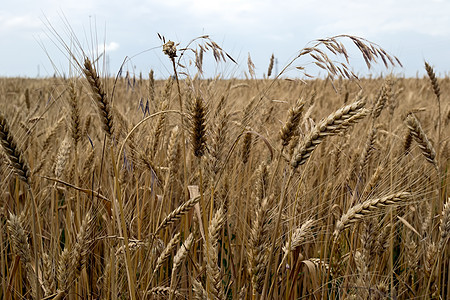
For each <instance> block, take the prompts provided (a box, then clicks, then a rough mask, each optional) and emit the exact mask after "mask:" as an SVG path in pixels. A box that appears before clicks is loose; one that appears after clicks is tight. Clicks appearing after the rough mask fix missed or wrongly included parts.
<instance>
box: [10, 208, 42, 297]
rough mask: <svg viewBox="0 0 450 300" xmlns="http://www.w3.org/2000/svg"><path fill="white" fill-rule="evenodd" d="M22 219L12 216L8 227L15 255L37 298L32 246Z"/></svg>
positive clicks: (32, 292)
mask: <svg viewBox="0 0 450 300" xmlns="http://www.w3.org/2000/svg"><path fill="white" fill-rule="evenodd" d="M20 219H21V218H20V217H17V216H16V215H13V214H10V215H9V219H8V221H7V226H8V230H9V232H10V235H11V241H12V249H13V253H15V254H16V255H18V256H19V257H20V260H21V262H22V266H23V267H24V269H25V272H26V278H27V280H28V284H29V285H30V287H31V294H32V295H33V297H36V295H37V294H36V292H37V291H36V289H37V286H36V280H35V278H36V273H35V271H34V270H33V266H32V263H31V250H30V245H29V244H28V241H27V235H26V233H25V230H24V229H23V226H22V221H21V220H20ZM36 259H37V258H36Z"/></svg>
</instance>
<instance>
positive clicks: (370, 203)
mask: <svg viewBox="0 0 450 300" xmlns="http://www.w3.org/2000/svg"><path fill="white" fill-rule="evenodd" d="M410 197H411V193H408V192H399V193H395V194H392V195H389V196H385V197H382V198H375V199H369V200H366V201H364V202H363V203H359V204H356V205H355V206H353V207H352V208H350V209H349V210H348V211H347V212H346V213H345V214H343V215H342V217H341V219H340V220H339V221H338V222H337V224H336V228H335V230H334V233H333V235H334V236H335V238H336V239H337V238H338V236H339V234H340V233H341V231H342V230H344V229H345V228H348V227H349V226H350V225H351V224H353V223H355V222H358V221H359V220H361V219H363V218H364V217H366V216H368V215H369V214H371V213H373V212H374V211H376V210H378V209H380V208H381V207H385V206H389V205H395V204H397V203H399V202H403V201H405V200H408V199H409V198H410Z"/></svg>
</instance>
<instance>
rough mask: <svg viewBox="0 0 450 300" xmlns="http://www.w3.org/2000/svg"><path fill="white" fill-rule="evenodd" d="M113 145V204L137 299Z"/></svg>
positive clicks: (129, 282) (127, 267)
mask: <svg viewBox="0 0 450 300" xmlns="http://www.w3.org/2000/svg"><path fill="white" fill-rule="evenodd" d="M113 151H114V150H113V147H112V145H111V158H112V160H113V161H112V164H113V166H114V177H115V178H114V193H115V194H116V197H117V199H116V201H114V203H113V205H115V206H117V205H118V206H119V211H117V207H115V208H114V211H115V212H116V213H117V214H119V215H118V216H117V222H118V225H119V226H118V227H119V232H120V234H121V235H122V236H123V240H124V245H125V267H126V270H127V277H128V287H129V293H130V298H131V300H135V299H136V289H135V283H136V280H135V273H134V270H132V266H133V264H132V263H131V254H130V247H129V239H128V227H127V226H126V222H125V213H124V209H123V199H122V191H121V188H120V183H119V172H118V169H117V168H116V164H115V162H114V152H113Z"/></svg>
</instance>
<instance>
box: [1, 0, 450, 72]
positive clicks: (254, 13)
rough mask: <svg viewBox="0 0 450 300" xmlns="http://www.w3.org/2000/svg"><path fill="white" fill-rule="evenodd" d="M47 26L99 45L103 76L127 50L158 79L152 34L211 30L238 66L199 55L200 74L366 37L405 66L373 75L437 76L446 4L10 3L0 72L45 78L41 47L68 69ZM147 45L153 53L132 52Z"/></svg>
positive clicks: (449, 62)
mask: <svg viewBox="0 0 450 300" xmlns="http://www.w3.org/2000/svg"><path fill="white" fill-rule="evenodd" d="M64 18H65V19H66V20H67V22H64V21H63V19H64ZM48 23H50V24H51V26H53V28H54V29H55V31H56V32H57V33H58V34H60V36H61V37H62V38H63V40H64V41H65V42H66V44H70V35H69V34H68V30H67V26H68V25H70V26H71V30H72V31H73V33H74V34H75V35H76V36H77V38H78V40H79V41H80V43H81V44H82V47H83V49H85V50H86V51H89V50H88V49H93V48H96V47H97V46H96V45H95V46H93V45H92V44H99V45H101V46H103V45H105V46H106V53H107V57H108V61H109V64H108V65H109V72H110V73H116V72H117V71H118V69H119V66H120V64H121V63H122V62H123V60H124V58H125V57H127V56H128V57H132V56H134V57H133V58H132V60H131V61H128V63H127V64H126V66H125V69H126V70H128V71H130V72H135V73H136V74H139V72H142V73H144V74H148V72H149V70H150V69H154V70H155V73H156V74H157V76H158V77H160V78H161V77H167V76H169V75H170V63H169V61H168V60H167V58H166V57H164V55H163V54H162V52H161V48H156V49H154V48H155V47H158V46H161V42H160V40H159V39H158V37H157V33H160V34H161V35H164V36H165V37H166V38H167V39H170V40H173V41H175V42H177V43H180V47H181V46H183V45H186V44H187V43H188V42H189V41H190V40H191V39H193V38H195V37H198V36H200V35H203V34H208V35H209V36H210V37H211V38H212V39H213V40H214V41H215V42H217V44H219V45H220V46H222V48H223V49H224V50H225V51H227V52H228V53H229V54H230V55H231V56H232V57H233V58H235V59H236V60H237V61H238V65H237V66H236V65H234V64H232V63H226V64H223V63H221V64H214V63H212V62H211V61H210V60H208V59H206V60H205V64H207V70H206V74H205V76H206V77H214V76H215V75H217V74H219V73H220V74H221V75H222V76H224V77H231V76H243V74H244V72H245V71H246V70H247V58H248V53H250V55H251V58H252V60H253V62H254V64H255V66H256V74H257V76H258V77H261V76H262V75H263V73H266V72H267V67H268V64H269V58H270V56H271V54H272V53H274V54H275V57H276V58H277V59H278V69H279V70H281V69H282V67H283V66H284V65H285V64H287V63H288V62H289V60H290V59H291V58H292V57H293V56H295V55H296V54H297V53H298V51H299V50H301V49H302V48H304V47H305V46H307V45H308V42H310V41H312V40H314V39H318V38H325V37H330V36H334V35H339V34H350V35H356V36H360V37H364V38H366V39H368V40H370V41H373V42H375V43H377V44H378V45H380V46H381V47H382V48H384V49H385V50H386V51H387V52H388V53H390V54H392V55H395V56H397V57H398V58H399V59H400V60H401V62H402V63H403V65H404V67H403V68H400V67H396V68H394V69H389V70H385V69H383V68H382V67H381V66H380V67H376V68H374V69H373V70H371V72H372V73H374V74H375V75H379V74H380V72H383V74H386V73H389V72H394V73H396V74H400V75H405V76H415V75H416V73H417V72H419V75H422V74H423V73H424V71H423V63H424V60H426V61H428V62H429V63H430V64H431V65H432V66H434V68H435V71H436V72H437V73H438V74H440V75H441V76H444V75H446V74H448V71H449V70H450V55H449V49H450V1H447V0H427V1H424V0H378V1H362V0H358V1H353V0H341V1H335V0H322V1H308V0H285V1H283V0H277V1H273V0H241V1H238V0H227V1H223V0H221V1H215V0H209V1H208V0H191V1H188V0H170V1H164V0H158V1H154V0H129V1H125V0H121V1H117V0H40V1H35V0H15V1H7V2H5V1H3V3H2V5H1V6H0V45H1V46H0V76H28V77H35V76H37V75H38V74H39V75H40V76H52V75H53V74H54V73H55V67H54V66H52V64H51V62H50V58H49V57H48V56H47V54H46V52H47V53H48V54H49V56H50V57H51V60H52V61H53V62H54V64H55V66H56V71H57V72H59V73H67V72H68V69H69V67H68V66H69V63H68V60H67V58H65V55H64V51H63V52H61V51H59V50H58V48H57V46H61V44H60V43H59V42H58V41H56V38H55V37H54V36H53V35H52V34H51V30H49V28H48ZM93 35H95V36H97V40H98V41H97V42H94V43H93V42H92V39H91V36H93ZM55 42H56V43H55ZM344 44H345V45H346V46H348V48H349V50H350V48H352V47H353V46H352V45H351V44H350V43H344ZM147 49H153V50H150V51H147V52H143V53H142V54H139V55H137V56H135V55H136V54H138V53H140V52H142V51H145V50H147ZM351 53H352V60H351V61H350V63H351V65H352V67H353V70H354V71H355V72H356V73H358V74H367V69H366V68H365V66H364V64H363V63H362V61H361V59H359V58H358V55H357V52H351ZM205 56H206V55H205ZM302 64H304V65H305V66H306V67H308V68H312V69H314V67H313V66H312V65H311V64H309V65H308V61H307V60H305V61H302V60H300V61H298V62H297V64H296V65H302ZM311 72H312V73H314V71H311ZM294 76H295V74H294Z"/></svg>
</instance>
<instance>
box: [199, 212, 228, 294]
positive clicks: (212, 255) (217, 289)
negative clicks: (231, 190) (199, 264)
mask: <svg viewBox="0 0 450 300" xmlns="http://www.w3.org/2000/svg"><path fill="white" fill-rule="evenodd" d="M224 222H225V214H224V211H223V209H222V208H219V209H218V210H217V212H216V213H215V214H214V217H213V219H212V220H211V224H210V225H209V226H208V239H207V240H206V242H205V247H204V248H205V252H206V253H205V254H206V276H207V280H208V282H209V285H207V286H208V287H209V290H208V291H207V292H209V293H208V294H209V295H210V296H211V297H210V298H211V299H214V300H222V299H225V297H224V293H223V287H222V278H221V274H220V269H219V266H218V257H219V254H218V249H217V245H218V240H219V234H220V230H221V228H222V226H223V224H224Z"/></svg>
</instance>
